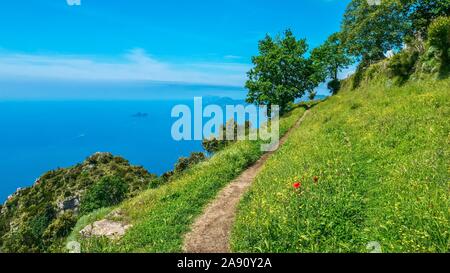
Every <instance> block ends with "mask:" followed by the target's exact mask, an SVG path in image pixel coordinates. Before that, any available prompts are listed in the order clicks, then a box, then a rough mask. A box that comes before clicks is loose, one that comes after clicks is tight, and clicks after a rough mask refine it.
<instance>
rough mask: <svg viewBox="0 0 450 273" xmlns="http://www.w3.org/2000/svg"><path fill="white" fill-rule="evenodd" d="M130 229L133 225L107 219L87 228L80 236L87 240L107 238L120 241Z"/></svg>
mask: <svg viewBox="0 0 450 273" xmlns="http://www.w3.org/2000/svg"><path fill="white" fill-rule="evenodd" d="M130 227H132V225H127V224H123V223H120V222H115V221H111V220H106V219H105V220H101V221H97V222H94V223H93V224H90V225H88V226H86V227H85V228H83V229H82V230H81V231H80V234H81V236H83V237H85V238H89V237H107V238H109V239H118V238H120V237H122V236H123V235H125V232H126V231H127V229H129V228H130Z"/></svg>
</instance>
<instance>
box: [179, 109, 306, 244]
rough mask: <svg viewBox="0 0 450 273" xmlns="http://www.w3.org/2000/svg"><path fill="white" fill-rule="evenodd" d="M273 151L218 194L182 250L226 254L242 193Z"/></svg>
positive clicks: (281, 140)
mask: <svg viewBox="0 0 450 273" xmlns="http://www.w3.org/2000/svg"><path fill="white" fill-rule="evenodd" d="M307 114H309V110H308V111H306V112H305V113H304V114H303V116H302V117H301V118H300V119H299V120H298V121H297V122H296V124H295V125H294V126H293V127H292V128H291V129H290V130H289V131H288V132H287V133H286V134H285V135H284V136H283V137H282V138H281V139H280V146H281V145H283V144H284V142H286V140H287V139H288V138H289V136H290V134H291V132H292V130H293V129H295V128H297V127H299V126H300V124H301V123H302V121H303V120H304V119H305V117H306V116H307ZM273 153H274V152H268V153H266V154H264V155H263V156H262V157H261V158H260V159H259V160H258V161H257V162H256V163H255V164H254V165H252V166H251V167H250V168H248V169H247V170H245V171H244V172H243V173H242V174H241V175H240V176H239V177H238V178H236V179H235V180H234V181H232V182H231V183H230V184H228V185H227V186H226V187H225V188H224V189H223V190H221V191H220V192H219V194H218V195H217V197H216V198H215V199H214V200H213V202H212V203H211V204H209V205H208V207H207V208H206V209H205V211H204V212H203V214H202V215H200V217H198V218H197V219H196V221H195V222H194V224H193V226H192V230H191V232H189V233H188V234H187V235H186V236H185V240H184V246H183V251H184V252H187V253H228V252H230V245H229V241H230V233H231V229H232V226H233V223H234V219H235V215H236V206H237V204H238V203H239V201H240V200H241V198H242V196H243V195H244V193H245V192H246V191H247V189H248V188H249V187H250V185H251V184H252V182H253V180H254V179H255V177H256V176H257V175H258V173H259V172H260V171H261V170H262V168H263V166H264V163H265V162H266V161H267V159H268V158H269V157H270V156H271V155H272V154H273Z"/></svg>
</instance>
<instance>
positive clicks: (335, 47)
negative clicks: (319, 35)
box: [311, 33, 352, 94]
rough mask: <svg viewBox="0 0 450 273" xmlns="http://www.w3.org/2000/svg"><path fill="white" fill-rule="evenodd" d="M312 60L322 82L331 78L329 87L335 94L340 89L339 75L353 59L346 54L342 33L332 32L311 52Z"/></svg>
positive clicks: (317, 75)
mask: <svg viewBox="0 0 450 273" xmlns="http://www.w3.org/2000/svg"><path fill="white" fill-rule="evenodd" d="M311 60H312V62H313V64H314V67H316V69H315V70H316V72H315V73H316V77H317V79H318V80H319V81H320V82H323V81H325V80H326V79H331V81H330V83H331V84H330V83H329V84H328V88H329V89H330V91H331V92H332V93H333V94H336V93H337V91H338V90H339V87H338V86H339V84H336V83H338V82H339V79H338V75H339V72H341V71H342V70H343V69H345V68H347V67H348V66H349V65H350V64H351V63H352V59H351V58H350V57H349V56H348V55H347V54H346V52H345V47H344V45H343V44H342V40H341V37H340V33H334V34H332V35H331V36H330V37H329V38H328V39H327V40H326V41H325V43H324V44H323V45H321V46H319V47H317V48H315V49H314V50H313V51H312V53H311Z"/></svg>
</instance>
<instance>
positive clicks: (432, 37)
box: [428, 17, 450, 61]
mask: <svg viewBox="0 0 450 273" xmlns="http://www.w3.org/2000/svg"><path fill="white" fill-rule="evenodd" d="M428 42H429V44H430V46H433V47H436V48H437V49H439V51H440V53H441V59H442V60H445V61H447V60H448V59H449V55H448V51H449V49H450V17H440V18H438V19H436V20H435V21H433V23H432V24H431V25H430V27H429V28H428Z"/></svg>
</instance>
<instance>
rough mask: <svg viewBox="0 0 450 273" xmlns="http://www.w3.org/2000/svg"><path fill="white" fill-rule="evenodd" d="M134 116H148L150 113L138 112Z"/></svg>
mask: <svg viewBox="0 0 450 273" xmlns="http://www.w3.org/2000/svg"><path fill="white" fill-rule="evenodd" d="M132 117H133V118H147V117H148V113H141V112H137V113H136V114H134V115H132Z"/></svg>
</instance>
